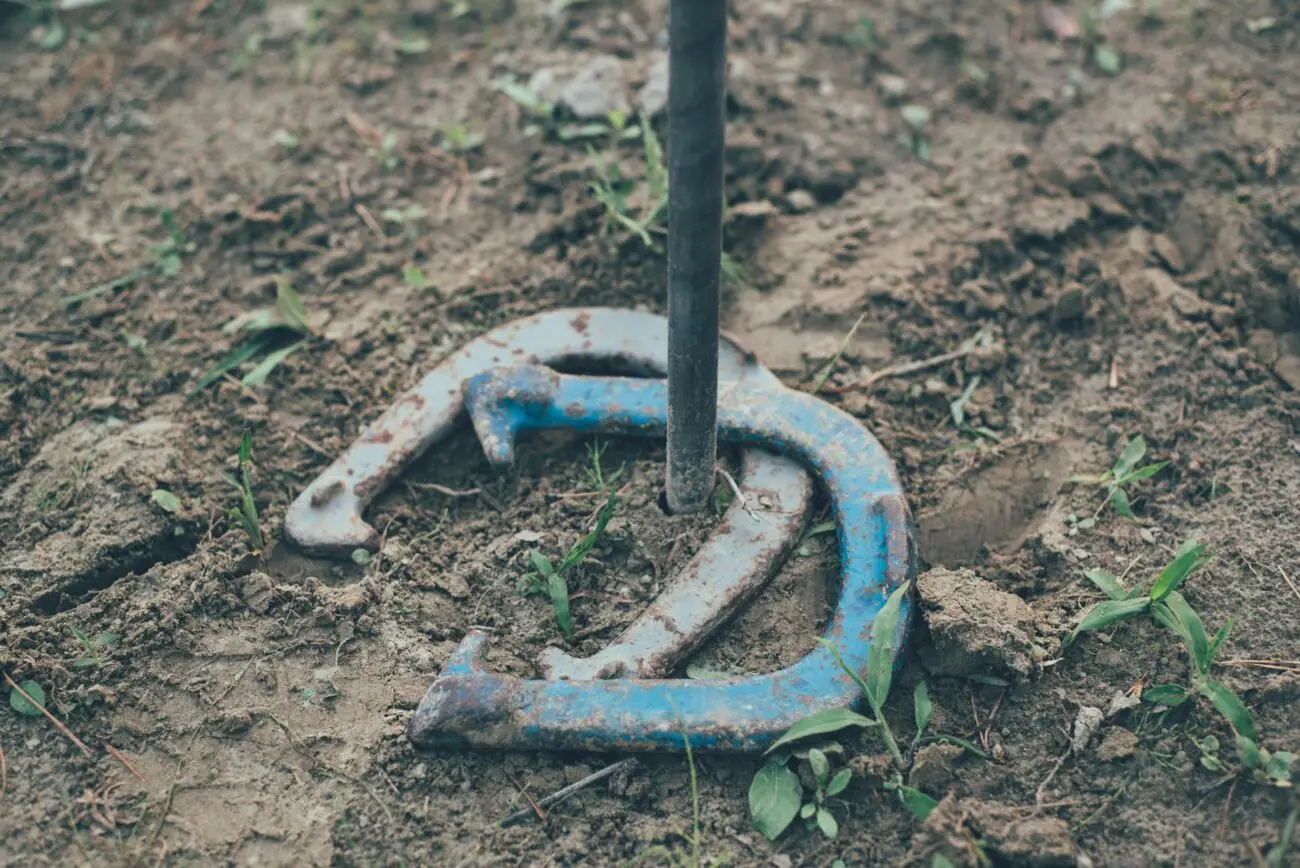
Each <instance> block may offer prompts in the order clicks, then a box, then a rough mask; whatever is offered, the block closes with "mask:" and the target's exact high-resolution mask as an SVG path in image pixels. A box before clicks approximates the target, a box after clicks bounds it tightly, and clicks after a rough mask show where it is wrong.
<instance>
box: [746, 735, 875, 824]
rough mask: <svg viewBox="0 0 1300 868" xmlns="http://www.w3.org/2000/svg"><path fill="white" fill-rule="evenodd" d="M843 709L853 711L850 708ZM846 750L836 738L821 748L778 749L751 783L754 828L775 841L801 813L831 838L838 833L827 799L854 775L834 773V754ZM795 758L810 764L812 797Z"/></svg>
mask: <svg viewBox="0 0 1300 868" xmlns="http://www.w3.org/2000/svg"><path fill="white" fill-rule="evenodd" d="M840 710H841V711H844V712H847V713H848V714H853V712H851V711H848V709H840ZM846 725H852V724H846ZM798 726H799V725H798V724H796V725H795V726H794V727H792V728H791V730H790V733H787V734H786V737H788V736H790V735H791V734H792V733H795V731H796V729H798ZM814 729H818V727H811V728H810V729H809V730H808V731H806V732H804V733H803V734H795V735H794V738H791V739H789V740H788V741H785V742H779V743H783V744H789V743H790V742H791V741H794V740H796V739H802V738H809V737H812V736H813V735H818V734H823V733H817V732H813V731H812V730H814ZM783 738H785V737H783ZM774 748H775V746H774ZM843 752H844V749H843V748H842V747H841V746H840V745H838V744H836V743H834V742H831V743H829V744H824V745H823V747H821V748H816V747H812V748H804V749H802V750H792V749H790V748H787V747H782V748H778V749H775V751H774V752H773V753H772V754H771V755H770V758H769V759H768V761H767V762H766V763H765V764H764V765H763V767H762V768H761V769H759V770H758V774H756V775H754V780H753V781H752V782H751V783H750V785H749V812H750V816H751V817H753V820H754V828H756V829H758V831H759V832H760V833H762V834H763V836H764V837H766V838H767V839H768V840H770V841H775V840H776V839H777V838H779V837H780V836H781V833H782V832H784V831H785V830H786V829H787V828H789V826H790V824H791V823H793V822H794V819H795V817H800V818H802V819H803V820H804V822H805V823H806V824H807V825H808V826H809V827H810V828H811V827H813V826H816V827H817V828H819V829H820V830H821V832H822V834H823V835H825V836H826V837H827V838H834V837H836V836H837V835H838V834H839V823H838V822H837V821H836V820H835V816H834V815H833V814H832V813H831V812H830V808H829V807H828V805H827V800H828V799H831V798H833V797H835V796H838V795H839V794H840V793H842V792H843V791H844V789H845V787H847V786H848V785H849V781H850V780H851V779H852V778H853V772H852V771H851V770H850V769H847V768H842V769H840V770H838V771H836V772H835V773H834V775H832V774H831V761H830V756H831V755H833V754H842V753H843ZM792 759H798V760H800V761H802V762H804V763H806V764H807V765H808V767H809V770H810V772H811V776H812V781H813V786H812V792H810V793H807V795H808V796H810V798H808V799H805V798H804V796H805V791H804V785H803V782H802V781H801V780H800V778H799V775H798V774H797V773H796V772H795V771H794V770H793V769H792V768H790V761H791V760H792Z"/></svg>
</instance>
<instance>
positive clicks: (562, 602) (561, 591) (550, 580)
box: [546, 573, 573, 639]
mask: <svg viewBox="0 0 1300 868" xmlns="http://www.w3.org/2000/svg"><path fill="white" fill-rule="evenodd" d="M546 590H547V592H548V593H549V594H550V595H551V608H553V609H554V610H555V620H556V622H557V623H559V625H560V631H561V632H562V633H564V638H566V639H572V638H573V620H572V619H571V618H570V617H569V586H568V585H567V584H565V582H564V576H562V575H561V574H559V573H551V574H550V575H549V576H547V577H546Z"/></svg>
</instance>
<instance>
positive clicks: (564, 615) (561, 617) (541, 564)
mask: <svg viewBox="0 0 1300 868" xmlns="http://www.w3.org/2000/svg"><path fill="white" fill-rule="evenodd" d="M604 451H605V448H604V447H603V446H594V447H588V456H589V458H590V466H589V467H588V468H587V478H588V479H589V480H591V481H592V483H593V484H595V485H596V486H597V487H598V488H599V489H600V490H601V491H602V492H605V493H606V498H605V503H604V505H603V506H601V508H600V510H599V511H598V512H597V513H596V524H595V527H593V528H592V530H591V532H590V533H588V534H586V535H585V536H583V537H582V538H581V539H579V540H578V541H577V542H575V543H574V544H573V545H572V546H571V547H570V548H569V550H568V552H566V553H565V555H564V557H563V558H561V559H560V562H559V563H558V564H555V563H552V562H551V559H550V558H548V557H546V556H545V555H544V554H542V553H541V552H539V551H536V550H534V551H530V552H529V553H528V562H529V564H531V565H532V568H533V572H531V573H527V574H525V575H524V576H523V578H522V579H521V585H522V588H521V590H522V592H523V593H524V595H525V596H532V595H534V594H536V595H542V596H547V597H550V600H551V607H552V608H553V609H554V610H555V621H556V623H557V624H559V626H560V632H562V633H563V634H564V638H566V639H572V638H573V618H572V616H571V615H570V613H569V585H568V581H567V579H566V575H567V574H568V572H569V570H571V569H573V568H574V567H576V566H578V565H579V564H581V563H582V562H583V561H585V560H586V559H587V555H589V554H591V550H592V549H593V548H595V546H596V543H598V542H599V541H600V537H601V535H602V534H604V533H605V527H606V526H607V525H608V524H609V520H610V519H611V518H613V517H614V509H615V507H616V505H617V502H618V493H617V492H616V491H614V489H613V488H612V487H611V485H612V483H613V481H614V480H615V479H617V478H618V476H619V475H620V474H621V473H622V472H623V471H622V468H619V469H618V470H617V471H615V472H614V473H613V474H611V475H610V476H608V477H606V475H605V472H604V469H603V468H602V466H601V456H602V455H603V454H604Z"/></svg>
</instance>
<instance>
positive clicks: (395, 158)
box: [366, 133, 402, 172]
mask: <svg viewBox="0 0 1300 868" xmlns="http://www.w3.org/2000/svg"><path fill="white" fill-rule="evenodd" d="M397 146H398V142H397V134H396V133H388V134H386V135H385V136H384V137H383V138H382V139H380V140H379V147H377V148H366V156H367V157H370V158H371V159H372V160H375V161H376V162H378V163H379V165H380V166H381V167H382V168H383V169H384V171H386V172H392V171H395V170H396V169H397V168H398V167H399V166H401V165H402V157H401V155H400V154H399V153H398V152H397V151H398V147H397Z"/></svg>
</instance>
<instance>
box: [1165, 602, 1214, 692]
mask: <svg viewBox="0 0 1300 868" xmlns="http://www.w3.org/2000/svg"><path fill="white" fill-rule="evenodd" d="M1162 607H1167V608H1168V610H1169V611H1170V612H1171V613H1172V614H1173V616H1174V618H1176V619H1177V620H1178V629H1177V630H1176V631H1175V632H1177V633H1178V634H1179V635H1180V636H1182V637H1183V643H1184V644H1185V645H1186V646H1187V656H1188V657H1190V658H1191V660H1192V666H1193V667H1194V668H1195V669H1196V671H1197V672H1199V673H1200V674H1202V675H1204V674H1205V673H1207V672H1209V670H1210V640H1209V639H1208V638H1206V635H1205V624H1204V623H1203V622H1202V621H1201V616H1200V615H1198V614H1196V610H1195V609H1193V608H1192V607H1191V605H1189V604H1188V602H1187V599H1186V598H1185V597H1184V596H1183V595H1182V594H1180V593H1178V592H1177V591H1173V592H1171V593H1170V594H1169V596H1168V597H1165V599H1164V602H1162V603H1157V604H1156V609H1157V610H1159V609H1161V608H1162Z"/></svg>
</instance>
